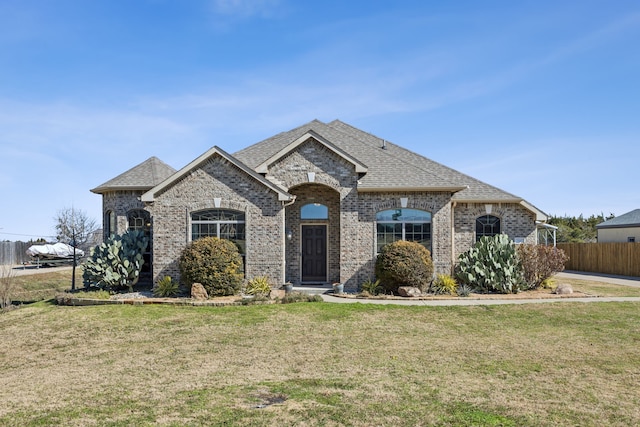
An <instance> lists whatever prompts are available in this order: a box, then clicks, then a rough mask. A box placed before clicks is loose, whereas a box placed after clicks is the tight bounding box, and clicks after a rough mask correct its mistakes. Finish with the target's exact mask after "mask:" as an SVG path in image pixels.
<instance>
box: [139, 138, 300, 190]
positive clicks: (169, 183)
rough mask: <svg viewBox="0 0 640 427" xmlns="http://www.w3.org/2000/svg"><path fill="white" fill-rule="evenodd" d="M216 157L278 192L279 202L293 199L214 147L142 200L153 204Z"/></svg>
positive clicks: (157, 186) (160, 184) (154, 188)
mask: <svg viewBox="0 0 640 427" xmlns="http://www.w3.org/2000/svg"><path fill="white" fill-rule="evenodd" d="M215 155H218V156H220V157H222V158H224V159H225V160H227V161H228V162H229V163H231V164H233V165H234V166H235V167H237V168H238V169H240V170H241V171H242V172H244V173H246V174H247V175H249V177H251V178H253V179H255V180H256V181H258V182H260V183H261V184H263V185H264V186H265V187H267V188H269V189H270V190H272V191H274V192H276V193H277V194H278V200H282V201H288V200H291V199H292V198H293V196H292V195H290V194H289V193H287V192H286V191H285V190H283V189H282V188H280V187H279V186H277V185H276V184H274V183H272V182H271V181H268V180H267V179H265V178H264V177H263V176H262V175H260V174H258V173H256V172H255V171H253V170H252V169H250V168H248V167H247V166H246V165H245V164H243V163H242V162H240V161H239V160H238V159H236V158H234V157H233V156H231V155H230V154H228V153H227V152H226V151H224V150H222V149H221V148H220V147H217V146H213V147H212V148H210V149H209V150H207V151H206V152H205V153H203V154H202V155H200V156H199V157H198V158H197V159H195V160H193V161H192V162H191V163H189V164H188V165H186V166H185V167H183V168H182V169H180V170H179V171H177V172H176V173H174V174H173V175H171V176H169V177H168V178H167V179H165V180H164V181H162V182H161V183H159V184H158V185H156V186H154V187H153V188H151V189H150V190H149V191H147V192H146V193H144V194H143V195H142V196H141V197H140V200H142V201H143V202H153V201H154V200H155V197H156V195H157V194H158V193H160V192H162V191H164V190H165V189H167V188H169V187H170V186H172V185H173V184H174V183H176V182H177V181H179V180H180V179H182V178H183V177H184V176H185V175H186V174H188V173H190V172H191V171H193V170H195V169H197V168H198V167H200V166H201V165H202V164H203V163H205V162H206V161H208V160H209V159H210V158H211V157H212V156H215Z"/></svg>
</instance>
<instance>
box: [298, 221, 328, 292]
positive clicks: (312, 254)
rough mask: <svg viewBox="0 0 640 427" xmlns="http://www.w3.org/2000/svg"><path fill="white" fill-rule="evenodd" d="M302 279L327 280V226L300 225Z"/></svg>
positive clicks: (311, 280) (307, 280)
mask: <svg viewBox="0 0 640 427" xmlns="http://www.w3.org/2000/svg"><path fill="white" fill-rule="evenodd" d="M302 281H303V282H326V281H327V226H326V225H303V226H302Z"/></svg>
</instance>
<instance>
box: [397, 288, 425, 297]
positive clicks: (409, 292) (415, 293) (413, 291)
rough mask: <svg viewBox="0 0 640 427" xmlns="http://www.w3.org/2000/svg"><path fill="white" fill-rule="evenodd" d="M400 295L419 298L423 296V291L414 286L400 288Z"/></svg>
mask: <svg viewBox="0 0 640 427" xmlns="http://www.w3.org/2000/svg"><path fill="white" fill-rule="evenodd" d="M398 295H400V296H401V297H419V296H421V295H422V291H421V290H420V289H418V288H415V287H413V286H400V287H399V288H398Z"/></svg>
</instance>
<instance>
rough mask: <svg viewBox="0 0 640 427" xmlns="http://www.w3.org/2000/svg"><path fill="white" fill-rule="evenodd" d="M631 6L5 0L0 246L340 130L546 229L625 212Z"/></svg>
mask: <svg viewBox="0 0 640 427" xmlns="http://www.w3.org/2000/svg"><path fill="white" fill-rule="evenodd" d="M639 107H640V3H638V2H637V1H624V0H621V1H613V2H612V1H589V0H585V1H522V2H520V1H518V2H513V1H483V2H478V1H455V2H453V1H452V2H441V1H428V0H423V1H401V0H399V1H394V2H390V1H375V0H369V1H332V0H328V1H322V2H310V1H301V0H297V1H294V0H185V1H177V0H175V1H174V0H104V1H101V0H94V1H86V0H56V1H45V0H40V1H38V0H1V1H0V155H1V157H0V200H2V202H1V203H2V209H0V239H1V240H28V239H29V238H32V237H33V238H37V237H48V236H52V235H53V234H54V225H55V223H54V220H53V218H54V216H55V215H56V213H57V212H58V211H59V210H60V209H63V208H65V207H71V206H74V207H75V208H78V209H82V210H84V211H85V212H86V213H87V214H89V216H91V217H93V218H95V219H96V220H97V221H101V198H100V196H98V195H95V194H93V193H90V192H89V189H90V188H94V187H96V186H98V185H99V184H102V183H103V182H105V181H107V180H109V179H111V178H113V177H114V176H116V175H118V174H120V173H121V172H124V171H125V170H127V169H129V168H131V167H133V166H135V165H137V164H138V163H140V162H142V161H144V160H146V159H147V158H149V157H150V156H154V155H155V156H157V157H159V158H160V159H162V160H163V161H165V162H166V163H168V164H170V165H172V166H173V167H174V168H176V169H179V168H181V167H182V166H184V165H185V164H187V163H188V162H189V161H191V160H193V159H194V158H195V157H197V156H198V155H200V154H202V153H203V152H204V151H206V150H207V149H208V148H210V147H211V146H213V145H218V146H220V147H221V148H223V149H224V150H226V151H228V152H235V151H237V150H239V149H241V148H244V147H246V146H248V145H250V144H253V143H255V142H258V141H260V140H262V139H264V138H267V137H269V136H272V135H274V134H276V133H279V132H282V131H286V130H289V129H291V128H294V127H297V126H299V125H301V124H303V123H306V122H308V121H310V120H312V119H319V120H322V121H330V120H333V119H336V118H337V119H340V120H342V121H345V122H347V123H350V124H352V125H354V126H356V127H358V128H360V129H363V130H365V131H368V132H371V133H373V134H375V135H377V136H379V137H382V138H385V139H387V140H389V141H392V142H394V143H397V144H400V145H402V146H404V147H406V148H409V149H411V150H413V151H416V152H418V153H420V154H422V155H425V156H427V157H429V158H431V159H433V160H436V161H439V162H441V163H444V164H445V165H448V166H450V167H453V168H455V169H458V170H459V171H461V172H464V173H467V174H469V175H471V176H473V177H475V178H478V179H481V180H483V181H485V182H488V183H489V184H492V185H495V186H497V187H499V188H502V189H504V190H507V191H509V192H511V193H514V194H517V195H519V196H521V197H523V198H525V199H527V200H528V201H529V202H531V203H533V204H534V205H536V206H537V207H539V208H540V209H542V210H543V211H545V212H547V213H549V214H554V215H564V214H568V215H579V214H584V215H585V216H589V215H591V214H599V213H604V214H605V215H607V214H609V213H614V214H616V215H621V214H623V213H625V212H628V211H630V210H632V209H636V208H640V189H639V185H638V184H639V183H640V178H639V177H638V170H639V160H640V108H639Z"/></svg>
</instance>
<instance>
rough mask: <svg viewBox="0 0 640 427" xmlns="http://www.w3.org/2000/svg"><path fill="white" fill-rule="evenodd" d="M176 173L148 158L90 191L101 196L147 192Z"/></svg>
mask: <svg viewBox="0 0 640 427" xmlns="http://www.w3.org/2000/svg"><path fill="white" fill-rule="evenodd" d="M175 172H176V170H175V169H174V168H172V167H171V166H169V165H168V164H166V163H165V162H163V161H162V160H160V159H158V158H157V157H155V156H154V157H149V158H148V159H147V160H145V161H144V162H142V163H140V164H139V165H137V166H134V167H132V168H131V169H129V170H128V171H126V172H123V173H121V174H120V175H118V176H116V177H115V178H113V179H110V180H109V181H107V182H105V183H104V184H102V185H99V186H97V187H96V188H94V189H92V190H91V191H92V192H94V193H97V194H102V193H105V192H107V191H115V190H145V191H146V190H148V189H150V188H152V187H154V186H155V185H156V184H159V183H160V182H162V181H164V180H165V179H166V178H168V177H169V176H171V175H173V174H174V173H175Z"/></svg>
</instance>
